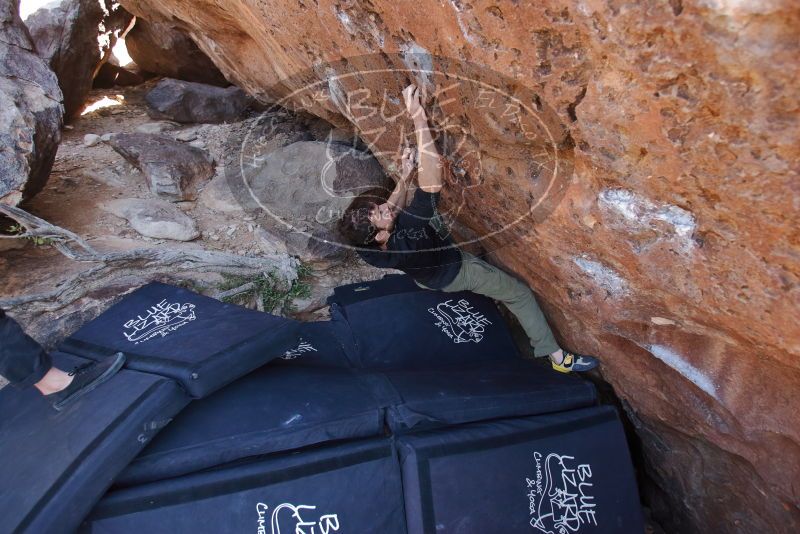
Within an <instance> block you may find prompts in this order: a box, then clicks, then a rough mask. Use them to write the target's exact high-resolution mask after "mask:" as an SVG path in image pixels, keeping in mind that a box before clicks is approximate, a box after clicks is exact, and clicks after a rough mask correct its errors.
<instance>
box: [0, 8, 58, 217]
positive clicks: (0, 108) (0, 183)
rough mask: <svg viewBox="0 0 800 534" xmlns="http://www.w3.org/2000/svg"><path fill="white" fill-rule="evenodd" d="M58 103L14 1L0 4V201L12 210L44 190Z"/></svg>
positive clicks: (55, 86) (55, 82)
mask: <svg viewBox="0 0 800 534" xmlns="http://www.w3.org/2000/svg"><path fill="white" fill-rule="evenodd" d="M61 102H62V95H61V89H60V88H59V87H58V80H57V79H56V76H55V74H53V71H51V70H50V69H49V68H48V66H47V64H46V63H45V62H44V60H42V58H40V57H39V56H38V55H37V54H36V49H35V48H34V45H33V42H32V41H31V38H30V35H29V34H28V30H27V28H26V27H25V25H24V24H23V23H22V20H21V19H20V18H19V4H18V2H16V1H3V2H0V202H3V203H4V204H11V205H16V204H18V203H19V202H20V201H22V200H23V199H24V198H30V197H32V196H33V195H35V194H36V193H38V192H39V191H40V190H41V189H42V187H44V184H45V183H46V182H47V178H48V176H49V175H50V170H51V169H52V167H53V161H54V160H55V157H56V150H57V149H58V143H59V141H61V126H62V122H63V115H64V107H63V105H62V103H61Z"/></svg>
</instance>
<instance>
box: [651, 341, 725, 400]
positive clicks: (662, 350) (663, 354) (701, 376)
mask: <svg viewBox="0 0 800 534" xmlns="http://www.w3.org/2000/svg"><path fill="white" fill-rule="evenodd" d="M644 348H646V349H647V350H648V351H649V352H650V354H652V355H653V356H655V357H656V358H658V359H659V360H661V361H662V362H664V363H665V364H667V365H669V366H670V367H672V368H673V369H675V370H676V371H678V372H679V373H680V374H681V375H683V377H684V378H686V379H687V380H689V381H690V382H692V383H693V384H694V385H695V386H697V387H699V388H700V389H701V390H703V391H704V392H706V393H708V394H709V395H711V396H712V397H713V398H714V399H715V400H719V398H718V397H717V386H715V385H714V383H713V382H712V381H711V378H709V377H708V375H706V374H705V373H703V371H701V370H700V369H698V368H697V367H695V366H694V365H692V364H690V363H689V362H687V361H686V359H685V358H684V357H683V356H681V355H680V354H678V353H677V352H675V351H673V350H672V349H670V348H669V347H667V346H665V345H646V346H644Z"/></svg>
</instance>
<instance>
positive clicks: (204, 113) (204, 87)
mask: <svg viewBox="0 0 800 534" xmlns="http://www.w3.org/2000/svg"><path fill="white" fill-rule="evenodd" d="M145 100H146V101H147V105H148V114H149V115H150V116H151V117H153V118H155V119H168V120H172V121H175V122H182V123H191V122H204V123H219V122H233V121H236V120H238V119H240V118H241V117H242V114H243V113H244V111H245V110H246V109H247V108H248V106H249V105H250V104H251V100H250V98H249V97H248V96H247V95H246V94H245V93H244V91H242V90H241V89H239V88H238V87H235V86H230V87H225V88H223V87H216V86H214V85H208V84H204V83H194V82H186V81H182V80H174V79H172V78H167V79H164V80H161V81H160V82H158V84H156V86H155V87H153V88H152V89H151V90H150V91H149V92H148V93H147V95H146V96H145Z"/></svg>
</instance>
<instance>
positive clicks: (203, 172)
mask: <svg viewBox="0 0 800 534" xmlns="http://www.w3.org/2000/svg"><path fill="white" fill-rule="evenodd" d="M108 143H109V144H110V145H111V148H113V149H114V150H116V151H117V152H118V153H119V154H120V155H121V156H122V157H124V158H125V159H126V160H127V161H128V162H130V164H131V165H134V166H135V167H136V168H138V169H139V170H141V171H142V173H144V175H145V177H146V178H147V185H148V186H149V187H150V191H152V192H153V193H154V194H155V195H157V196H159V197H161V198H164V199H166V200H172V201H180V200H193V199H194V198H195V196H196V188H197V185H198V184H200V183H202V182H204V181H205V180H208V179H209V178H211V176H213V175H214V163H213V161H212V160H211V157H210V156H209V154H208V153H207V152H206V151H205V150H201V149H199V148H195V147H192V146H187V145H185V144H183V143H181V142H180V141H176V140H174V139H172V138H170V137H167V136H165V135H159V134H144V133H130V134H127V133H123V134H116V135H113V136H111V137H110V138H109V141H108Z"/></svg>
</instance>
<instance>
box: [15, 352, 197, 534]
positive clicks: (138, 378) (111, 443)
mask: <svg viewBox="0 0 800 534" xmlns="http://www.w3.org/2000/svg"><path fill="white" fill-rule="evenodd" d="M53 361H54V365H56V366H57V367H59V368H60V369H64V370H70V369H72V368H73V367H76V366H78V365H79V364H82V363H85V362H86V361H87V360H84V359H81V358H77V357H74V356H71V355H66V354H59V353H55V354H53ZM189 400H190V399H189V397H188V396H187V395H186V393H185V392H184V391H183V389H181V387H180V386H178V384H177V383H176V382H175V381H173V380H170V379H167V378H162V377H158V376H153V375H149V374H145V373H139V372H136V371H129V370H124V369H123V370H121V371H120V372H119V373H117V374H116V375H115V376H113V377H112V378H111V379H110V380H109V381H108V382H106V383H104V384H101V385H100V386H99V387H98V388H97V389H96V390H94V391H92V392H91V393H89V394H88V395H86V396H84V397H83V398H81V399H79V400H78V401H76V402H75V403H73V404H71V405H68V406H67V407H66V408H65V409H64V410H62V411H60V412H57V411H55V410H54V409H53V408H52V406H51V405H50V403H49V402H48V401H47V400H46V399H45V398H44V397H43V396H42V395H41V394H40V393H39V392H38V391H37V390H35V389H34V388H27V389H25V390H17V389H14V388H8V387H7V388H3V389H2V390H0V413H2V417H0V452H1V454H0V527H1V528H0V531H2V532H36V533H39V532H42V533H44V532H72V531H74V529H75V528H76V527H77V526H78V525H79V524H80V522H81V521H82V520H83V518H84V517H85V516H86V514H87V513H88V512H89V510H90V509H91V507H92V505H93V504H94V503H95V502H96V501H97V500H98V499H99V498H100V497H101V496H102V495H103V493H104V492H105V490H106V489H107V488H108V487H109V486H110V485H111V482H112V481H113V479H114V477H115V476H116V474H117V473H119V472H120V471H121V470H122V469H123V468H124V467H125V466H126V465H128V463H129V462H130V461H131V460H132V459H133V458H134V457H135V456H136V454H137V453H138V452H139V451H140V450H141V449H142V448H143V447H144V446H145V445H146V444H147V443H148V442H149V441H150V439H151V438H152V436H153V435H155V433H156V432H157V431H158V430H159V429H160V428H162V427H163V426H164V425H166V424H167V423H168V422H169V421H170V419H171V418H172V417H174V416H175V414H176V413H178V412H179V411H180V409H181V408H183V407H184V406H185V405H186V403H187V402H189Z"/></svg>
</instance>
